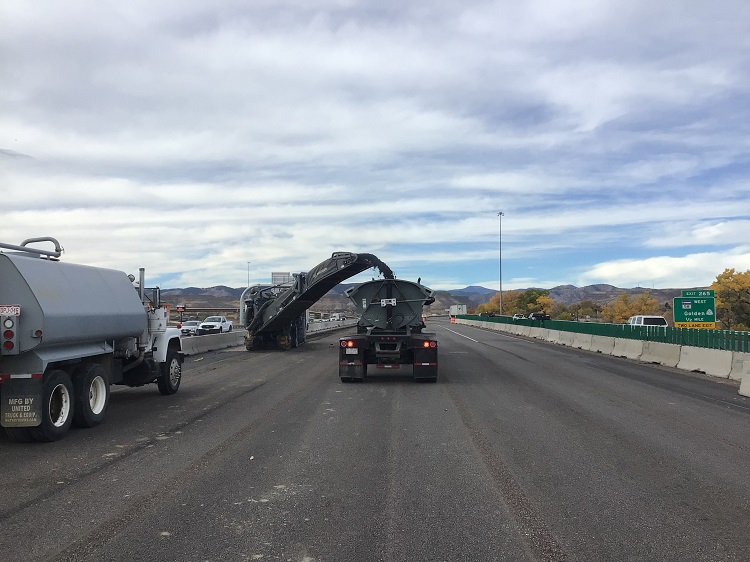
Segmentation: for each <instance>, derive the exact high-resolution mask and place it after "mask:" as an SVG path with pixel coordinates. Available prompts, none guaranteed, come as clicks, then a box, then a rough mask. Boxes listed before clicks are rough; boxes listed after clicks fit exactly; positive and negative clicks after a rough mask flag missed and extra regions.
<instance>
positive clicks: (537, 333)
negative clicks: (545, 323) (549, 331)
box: [529, 326, 544, 340]
mask: <svg viewBox="0 0 750 562" xmlns="http://www.w3.org/2000/svg"><path fill="white" fill-rule="evenodd" d="M543 332H544V328H535V327H534V326H532V327H531V328H529V337H531V338H534V339H535V340H540V339H542V333H543Z"/></svg>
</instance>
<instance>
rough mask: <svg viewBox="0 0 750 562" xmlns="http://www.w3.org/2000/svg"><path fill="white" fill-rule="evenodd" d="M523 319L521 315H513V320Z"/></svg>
mask: <svg viewBox="0 0 750 562" xmlns="http://www.w3.org/2000/svg"><path fill="white" fill-rule="evenodd" d="M525 318H526V317H525V316H524V315H523V314H519V313H518V312H516V313H515V314H514V315H513V320H524V319H525Z"/></svg>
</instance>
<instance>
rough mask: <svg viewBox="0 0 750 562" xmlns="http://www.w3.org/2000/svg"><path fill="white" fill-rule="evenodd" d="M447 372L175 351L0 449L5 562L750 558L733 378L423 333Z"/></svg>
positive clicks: (745, 415) (748, 490) (482, 334)
mask: <svg viewBox="0 0 750 562" xmlns="http://www.w3.org/2000/svg"><path fill="white" fill-rule="evenodd" d="M431 326H433V327H435V329H436V331H437V332H438V334H439V337H440V346H441V348H440V380H439V381H438V383H437V384H417V383H414V382H412V381H411V379H410V378H409V377H408V375H409V373H410V369H408V368H407V369H404V370H402V371H401V372H400V373H398V372H390V373H388V374H385V375H381V376H377V377H371V378H369V379H368V380H367V381H365V382H364V383H362V384H341V383H340V382H339V381H338V378H337V371H336V361H337V349H336V342H337V340H336V336H335V335H329V336H326V337H324V338H323V339H319V340H316V341H313V342H311V343H309V344H308V345H306V346H305V347H304V348H302V349H298V350H292V351H289V352H286V353H281V352H269V353H257V352H256V353H252V354H251V353H247V352H246V351H244V349H243V348H235V349H231V350H225V351H222V352H214V353H209V354H205V355H203V356H200V357H191V358H188V359H187V361H186V363H185V372H184V381H183V386H182V388H181V389H180V392H179V393H178V394H176V395H175V396H172V397H162V396H160V395H159V394H158V392H157V390H156V388H155V386H150V387H144V388H139V389H117V390H116V391H115V392H114V393H113V396H112V403H111V406H110V411H109V413H108V417H107V420H106V421H105V423H104V424H103V425H102V426H100V427H98V428H95V429H88V430H73V431H72V432H71V433H70V434H69V435H68V437H66V439H64V440H63V441H60V442H57V443H52V444H46V445H41V444H14V443H10V442H9V441H7V440H5V439H4V438H2V439H0V560H2V561H3V562H15V561H24V562H27V561H30V560H53V559H54V560H91V561H94V560H97V561H98V560H128V561H131V560H198V561H204V560H211V561H219V560H222V561H227V560H238V561H244V560H261V561H268V560H282V561H295V562H296V561H306V562H323V561H341V562H350V561H351V562H356V561H363V562H365V561H371V560H372V561H375V560H377V561H381V560H382V561H389V562H390V561H404V562H407V561H408V562H417V561H467V562H468V561H471V562H474V561H497V560H509V561H517V560H582V561H590V560H606V561H610V560H675V561H677V560H679V561H686V560H712V561H718V560H748V559H750V400H749V399H746V398H743V397H741V396H739V395H738V394H737V385H736V384H731V383H726V382H716V381H712V380H708V379H706V378H705V377H702V376H699V375H686V374H683V373H678V372H676V371H672V370H668V369H663V368H657V367H651V366H645V365H641V364H638V363H636V362H632V361H628V360H622V359H613V358H610V357H605V356H601V355H597V354H593V353H588V352H583V351H579V350H571V349H567V348H560V347H556V346H553V345H550V344H545V343H539V342H533V341H527V340H524V339H518V338H513V337H509V336H507V335H502V334H497V333H490V332H486V331H482V330H479V329H475V328H471V327H466V326H458V325H451V324H447V323H446V322H444V321H440V322H431Z"/></svg>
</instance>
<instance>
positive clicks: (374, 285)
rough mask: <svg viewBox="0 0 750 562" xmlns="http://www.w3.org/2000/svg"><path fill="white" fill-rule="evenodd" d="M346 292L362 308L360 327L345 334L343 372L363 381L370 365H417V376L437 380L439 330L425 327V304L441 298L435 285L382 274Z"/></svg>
mask: <svg viewBox="0 0 750 562" xmlns="http://www.w3.org/2000/svg"><path fill="white" fill-rule="evenodd" d="M344 295H346V296H347V297H349V299H350V300H351V301H352V302H353V303H354V305H355V306H356V307H357V312H358V313H359V314H360V319H359V322H358V323H357V333H356V334H353V335H350V336H347V337H343V338H340V339H339V377H340V378H341V381H342V382H352V381H362V380H363V379H364V378H365V377H366V376H367V366H368V365H374V366H375V367H376V368H379V369H398V368H400V366H401V365H408V364H410V365H412V366H413V371H412V373H413V377H414V379H415V380H417V381H425V382H436V381H437V376H438V344H437V336H436V335H435V334H434V333H431V332H425V331H424V330H425V328H426V326H425V324H424V321H423V319H422V310H423V307H424V306H426V305H430V304H432V303H433V302H435V297H434V296H433V291H432V289H428V288H427V287H425V286H424V285H422V284H421V283H419V282H417V283H414V282H413V281H404V280H402V279H379V280H373V281H368V282H366V283H362V284H360V285H355V286H354V287H350V288H349V289H347V290H346V291H344Z"/></svg>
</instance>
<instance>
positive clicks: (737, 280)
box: [710, 268, 750, 330]
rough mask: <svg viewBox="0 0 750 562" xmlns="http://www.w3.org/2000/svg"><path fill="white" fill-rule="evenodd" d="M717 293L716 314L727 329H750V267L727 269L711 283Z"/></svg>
mask: <svg viewBox="0 0 750 562" xmlns="http://www.w3.org/2000/svg"><path fill="white" fill-rule="evenodd" d="M710 288H711V289H713V290H714V293H715V295H716V316H717V318H718V319H719V320H721V323H722V325H723V327H724V328H725V329H727V330H748V329H750V269H749V270H747V271H745V272H744V273H742V272H736V271H735V270H734V268H732V269H725V270H724V272H723V273H720V274H719V275H717V276H716V281H714V282H713V283H712V284H711V287H710Z"/></svg>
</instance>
